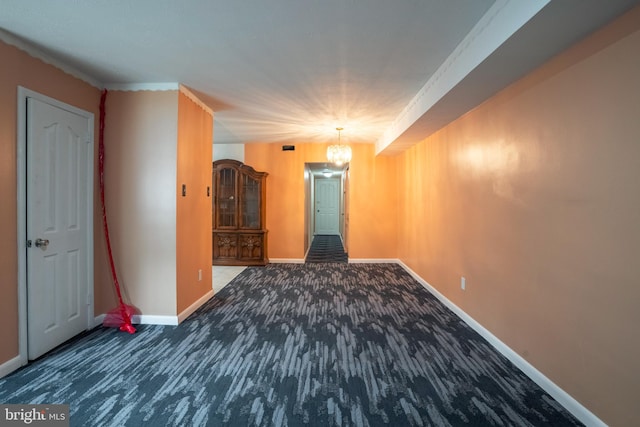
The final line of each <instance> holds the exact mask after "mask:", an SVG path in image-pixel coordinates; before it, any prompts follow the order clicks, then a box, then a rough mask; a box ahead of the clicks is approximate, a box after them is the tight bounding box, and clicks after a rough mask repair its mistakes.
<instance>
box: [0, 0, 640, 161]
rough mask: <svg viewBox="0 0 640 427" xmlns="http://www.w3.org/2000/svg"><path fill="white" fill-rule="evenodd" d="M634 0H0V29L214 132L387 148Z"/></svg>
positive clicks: (464, 107) (407, 141) (237, 139)
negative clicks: (148, 90)
mask: <svg viewBox="0 0 640 427" xmlns="http://www.w3.org/2000/svg"><path fill="white" fill-rule="evenodd" d="M638 2H639V1H638V0H553V1H551V2H548V0H393V1H391V0H268V1H267V0H237V1H222V0H188V1H178V0H135V1H134V0H93V1H77V0H74V1H72V0H57V1H52V0H29V1H25V0H0V28H1V29H2V30H3V31H2V32H0V38H2V39H3V40H5V41H7V42H9V43H12V44H16V45H19V46H23V47H24V46H33V47H34V48H35V50H37V51H39V52H41V53H43V55H42V56H46V57H49V58H50V59H53V61H50V62H54V63H57V64H58V65H60V64H64V66H65V67H66V68H67V71H71V72H73V73H75V74H76V75H78V76H80V77H82V78H84V79H85V80H88V81H90V82H91V83H92V84H94V85H96V86H99V87H107V88H122V87H130V86H128V85H134V84H149V83H169V82H172V83H181V84H184V85H185V86H187V87H189V88H190V89H191V90H192V91H193V92H195V93H197V94H198V95H199V96H200V97H201V98H202V99H203V101H204V102H205V103H207V104H208V105H209V106H210V107H211V108H212V109H213V110H214V111H215V130H214V132H215V136H214V141H215V143H251V142H275V141H277V142H282V143H292V142H327V141H331V140H335V139H336V136H337V132H336V131H335V128H336V127H337V126H341V127H344V131H343V132H342V139H343V140H345V141H348V142H368V143H376V144H377V147H376V148H377V151H378V152H384V153H394V152H397V151H400V150H402V149H404V148H405V147H407V146H410V145H412V144H414V143H416V142H417V140H419V139H421V138H424V137H425V135H428V134H429V133H431V132H433V131H435V130H437V129H438V128H439V127H441V126H443V125H445V124H446V123H448V122H449V121H451V120H453V119H455V118H456V117H459V116H460V115H461V114H464V113H465V112H466V111H468V110H470V109H471V108H473V107H475V106H476V105H477V104H478V103H480V102H482V101H483V100H485V99H486V98H488V97H489V96H491V95H492V94H493V93H495V92H496V91H498V90H500V89H501V88H503V87H504V86H506V85H507V84H509V83H510V82H512V81H514V80H515V79H517V78H518V77H521V76H522V75H524V74H525V73H526V72H528V71H530V70H531V69H532V68H534V67H536V66H538V65H540V64H541V63H542V62H544V61H546V60H547V59H548V58H550V57H551V56H552V55H554V54H556V53H558V52H559V51H561V50H563V49H565V48H566V47H568V46H570V45H571V44H572V43H574V42H576V41H577V40H579V39H581V38H582V37H584V36H585V35H587V34H589V33H590V32H592V31H594V30H595V29H597V28H599V27H600V26H602V25H604V24H605V23H607V22H609V21H610V20H612V19H613V18H614V17H616V16H618V15H620V14H621V13H623V12H624V11H626V10H628V9H629V8H631V7H632V6H633V5H635V4H637V3H638ZM6 65H7V64H3V66H6ZM123 85H124V86H123ZM131 87H135V86H131Z"/></svg>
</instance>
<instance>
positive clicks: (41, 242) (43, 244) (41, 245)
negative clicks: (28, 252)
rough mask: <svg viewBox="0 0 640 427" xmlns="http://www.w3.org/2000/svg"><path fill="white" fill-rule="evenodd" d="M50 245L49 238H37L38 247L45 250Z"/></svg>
mask: <svg viewBox="0 0 640 427" xmlns="http://www.w3.org/2000/svg"><path fill="white" fill-rule="evenodd" d="M47 246H49V239H36V248H40V249H42V250H43V251H44V250H46V249H47Z"/></svg>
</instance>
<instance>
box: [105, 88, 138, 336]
mask: <svg viewBox="0 0 640 427" xmlns="http://www.w3.org/2000/svg"><path fill="white" fill-rule="evenodd" d="M106 99H107V90H106V89H104V90H103V91H102V96H101V97H100V127H99V137H98V138H99V142H98V170H99V175H100V204H101V206H102V223H103V225H104V236H105V239H106V241H107V252H108V253H109V265H110V267H111V276H112V277H113V285H114V287H115V288H116V293H117V294H118V301H119V305H118V307H116V308H115V309H113V310H111V311H110V312H108V313H107V315H106V316H105V318H104V321H103V322H102V324H103V325H104V326H107V327H112V328H119V329H120V330H121V331H123V332H128V333H130V334H133V333H135V332H136V328H134V327H133V325H132V324H131V316H133V315H134V314H136V313H137V310H136V308H135V307H133V306H131V305H127V304H125V303H124V300H123V299H122V292H121V290H120V282H118V275H117V274H116V266H115V263H114V262H113V253H112V251H111V240H110V239H109V226H108V224H107V209H106V207H105V203H104V122H105V102H106Z"/></svg>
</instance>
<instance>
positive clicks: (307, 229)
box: [271, 162, 350, 262]
mask: <svg viewBox="0 0 640 427" xmlns="http://www.w3.org/2000/svg"><path fill="white" fill-rule="evenodd" d="M349 168H350V166H349V163H346V164H344V165H342V166H340V167H336V166H335V165H333V164H331V163H327V162H305V164H304V197H305V201H304V258H303V260H302V262H304V259H306V258H307V253H308V252H309V249H310V248H311V242H312V241H313V236H314V231H315V224H314V221H315V180H316V175H321V174H322V172H323V171H324V170H326V169H329V170H331V171H332V172H333V173H334V177H335V178H338V179H339V180H340V188H339V201H340V206H339V210H340V212H339V214H338V230H339V231H338V235H339V236H340V238H341V239H342V241H343V246H344V248H345V251H346V250H347V241H346V240H347V236H348V232H349V230H348V229H349V201H348V200H347V199H348V195H349V189H348V186H349ZM319 179H320V178H319ZM271 262H273V260H271Z"/></svg>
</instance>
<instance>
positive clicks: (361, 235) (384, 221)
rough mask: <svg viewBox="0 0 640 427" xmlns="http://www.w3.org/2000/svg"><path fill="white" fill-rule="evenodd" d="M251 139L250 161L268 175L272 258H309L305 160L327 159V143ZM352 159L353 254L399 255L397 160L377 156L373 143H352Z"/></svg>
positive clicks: (247, 159)
mask: <svg viewBox="0 0 640 427" xmlns="http://www.w3.org/2000/svg"><path fill="white" fill-rule="evenodd" d="M295 146H296V149H295V151H282V145H281V144H275V143H273V144H253V143H252V144H247V145H246V146H245V163H246V164H248V165H250V166H252V167H254V168H255V169H256V170H258V171H264V172H268V173H269V176H268V177H267V202H266V203H267V206H266V208H267V229H268V230H269V234H268V245H269V246H268V247H269V257H270V258H284V259H302V258H304V255H305V254H304V233H305V228H304V212H305V183H304V164H305V163H312V162H325V161H326V149H327V146H326V145H324V144H309V143H302V144H295ZM352 150H353V159H352V161H351V163H350V185H349V188H350V191H349V194H350V201H349V202H350V203H349V206H350V209H349V212H350V227H349V234H348V245H349V257H350V258H396V254H397V251H396V244H395V241H396V234H395V225H396V178H395V172H396V169H395V160H394V159H393V158H389V157H375V147H374V145H373V144H353V145H352Z"/></svg>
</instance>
